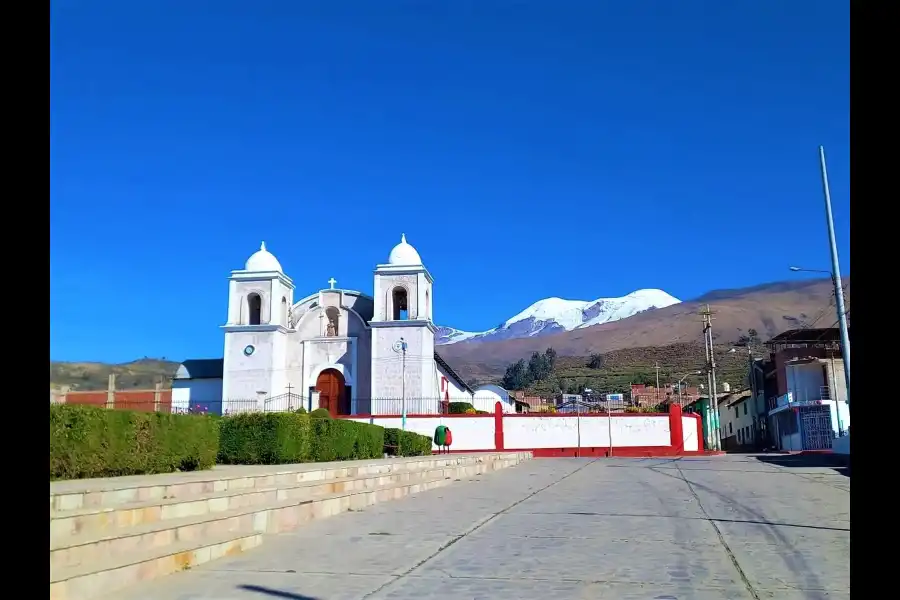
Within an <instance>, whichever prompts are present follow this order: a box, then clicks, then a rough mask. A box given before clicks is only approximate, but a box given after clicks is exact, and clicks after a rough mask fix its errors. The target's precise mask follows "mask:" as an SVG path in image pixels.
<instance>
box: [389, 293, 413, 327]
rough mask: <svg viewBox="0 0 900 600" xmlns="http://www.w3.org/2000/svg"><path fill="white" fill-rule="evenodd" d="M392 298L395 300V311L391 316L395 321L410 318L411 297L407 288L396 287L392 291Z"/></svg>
mask: <svg viewBox="0 0 900 600" xmlns="http://www.w3.org/2000/svg"><path fill="white" fill-rule="evenodd" d="M391 300H392V302H393V306H392V308H393V311H392V315H391V318H392V319H393V320H394V321H406V320H407V319H409V298H408V297H407V294H406V288H403V287H395V288H394V291H393V292H391Z"/></svg>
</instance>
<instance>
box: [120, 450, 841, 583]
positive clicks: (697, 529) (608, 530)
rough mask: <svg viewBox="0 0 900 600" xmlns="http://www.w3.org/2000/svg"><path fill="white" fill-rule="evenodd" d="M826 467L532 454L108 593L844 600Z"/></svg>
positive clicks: (729, 459) (833, 494)
mask: <svg viewBox="0 0 900 600" xmlns="http://www.w3.org/2000/svg"><path fill="white" fill-rule="evenodd" d="M775 460H777V462H772V461H775ZM820 462H821V461H819V460H817V459H815V458H812V459H807V458H803V459H800V458H799V457H791V458H786V457H779V458H778V459H776V458H774V457H760V458H759V459H757V458H756V457H753V456H719V457H697V458H683V459H677V460H674V459H668V460H667V459H598V460H592V459H543V460H533V461H529V462H528V463H525V464H523V465H520V466H518V467H515V468H513V469H508V470H505V471H500V472H498V473H492V474H490V475H486V476H484V477H479V478H476V479H475V480H472V481H465V482H459V483H455V484H453V485H452V486H450V487H447V488H444V489H440V490H435V491H432V492H426V493H423V494H419V495H416V496H413V497H411V498H408V499H405V500H399V501H394V502H388V503H384V504H379V505H376V506H374V507H372V508H369V509H366V510H364V511H360V512H351V513H346V514H343V515H340V516H337V517H333V518H330V519H325V520H322V521H318V522H314V523H312V524H310V525H307V526H305V527H303V528H302V529H300V530H298V531H297V532H295V533H291V534H285V535H281V536H277V537H272V538H270V539H267V540H266V542H265V544H264V545H263V546H262V547H261V548H259V549H257V550H254V551H251V552H248V553H247V554H244V555H242V556H237V557H234V558H228V559H223V560H220V561H216V562H213V563H210V564H208V565H204V566H202V567H199V568H197V569H195V570H193V571H189V572H184V573H179V574H176V575H173V576H170V577H167V578H165V579H162V580H159V581H156V582H152V583H150V584H147V585H146V586H143V588H142V589H140V590H132V591H131V592H130V593H128V594H125V595H121V596H118V597H117V600H119V599H121V600H148V599H153V600H201V599H208V600H231V599H238V598H240V599H241V600H267V599H270V598H286V599H294V600H304V599H306V600H309V599H319V600H357V599H372V600H376V599H379V600H380V599H385V600H387V599H390V600H423V599H432V598H433V599H438V598H440V599H441V600H450V599H454V600H455V599H467V600H468V599H475V598H477V599H484V600H506V599H509V600H520V599H521V600H527V599H531V598H534V599H541V600H545V599H548V598H550V599H555V600H562V599H568V598H573V599H575V598H577V599H584V600H596V599H605V598H616V599H622V600H628V599H655V600H675V599H677V600H689V599H697V600H721V599H723V598H735V599H737V598H742V599H743V598H777V599H778V600H794V599H801V598H802V599H809V600H812V599H818V598H829V599H835V598H840V599H843V598H849V596H850V594H849V588H850V564H849V563H850V476H849V471H845V470H843V469H839V468H835V467H831V466H817V463H820Z"/></svg>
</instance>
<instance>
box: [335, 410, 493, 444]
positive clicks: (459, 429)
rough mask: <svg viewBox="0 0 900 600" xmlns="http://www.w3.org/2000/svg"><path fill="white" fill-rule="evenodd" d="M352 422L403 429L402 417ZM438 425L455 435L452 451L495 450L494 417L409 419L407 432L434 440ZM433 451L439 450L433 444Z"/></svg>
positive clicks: (374, 418)
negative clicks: (444, 426)
mask: <svg viewBox="0 0 900 600" xmlns="http://www.w3.org/2000/svg"><path fill="white" fill-rule="evenodd" d="M350 420H351V421H359V422H360V423H373V424H375V425H381V426H382V427H392V428H394V429H402V426H403V419H402V418H401V417H379V416H374V417H372V418H370V419H359V418H352V419H350ZM438 425H446V426H447V427H449V428H450V431H451V432H452V433H453V444H452V445H451V446H450V448H451V449H452V450H493V449H494V415H490V416H483V417H450V418H446V419H441V418H433V417H432V418H429V417H407V419H406V430H407V431H413V432H415V433H420V434H422V435H427V436H428V437H430V438H432V439H434V430H435V428H437V426H438ZM432 449H437V446H435V445H434V444H433V443H432Z"/></svg>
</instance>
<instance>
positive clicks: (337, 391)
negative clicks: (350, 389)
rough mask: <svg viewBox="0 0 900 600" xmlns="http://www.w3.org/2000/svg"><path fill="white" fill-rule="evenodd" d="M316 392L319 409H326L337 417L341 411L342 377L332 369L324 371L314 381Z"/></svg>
mask: <svg viewBox="0 0 900 600" xmlns="http://www.w3.org/2000/svg"><path fill="white" fill-rule="evenodd" d="M316 391H317V392H319V407H320V408H326V409H328V412H330V413H331V414H332V415H337V414H339V412H340V409H341V401H342V399H343V396H344V376H343V375H341V374H340V373H339V372H338V371H336V370H334V369H326V370H324V371H322V373H320V374H319V377H318V378H317V379H316Z"/></svg>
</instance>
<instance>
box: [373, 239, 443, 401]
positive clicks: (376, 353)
mask: <svg viewBox="0 0 900 600" xmlns="http://www.w3.org/2000/svg"><path fill="white" fill-rule="evenodd" d="M432 284H433V280H432V278H431V274H430V273H429V272H428V269H426V268H425V265H423V264H422V258H421V257H420V256H419V253H418V252H417V251H416V249H415V248H413V247H412V246H411V245H410V244H409V243H408V242H407V241H406V235H401V236H400V243H399V244H397V245H396V246H394V249H393V250H391V253H390V255H389V256H388V260H387V263H385V264H380V265H378V266H377V267H376V268H375V286H374V294H373V295H374V305H375V310H374V315H373V318H372V320H371V321H370V323H369V324H370V326H371V328H372V400H373V401H374V402H373V404H372V412H376V411H381V412H396V410H390V409H389V408H388V407H389V406H391V405H394V404H397V405H399V402H396V403H395V402H378V401H379V400H382V401H384V400H397V401H402V400H403V399H405V400H406V401H407V410H408V411H409V412H413V411H414V410H415V407H416V405H417V403H418V404H422V403H424V402H425V401H427V400H437V398H428V395H429V394H431V395H433V393H432V385H431V384H432V379H433V376H434V374H433V373H432V370H433V365H434V332H435V326H434V323H433V322H432V312H431V307H432ZM382 407H384V408H382Z"/></svg>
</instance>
